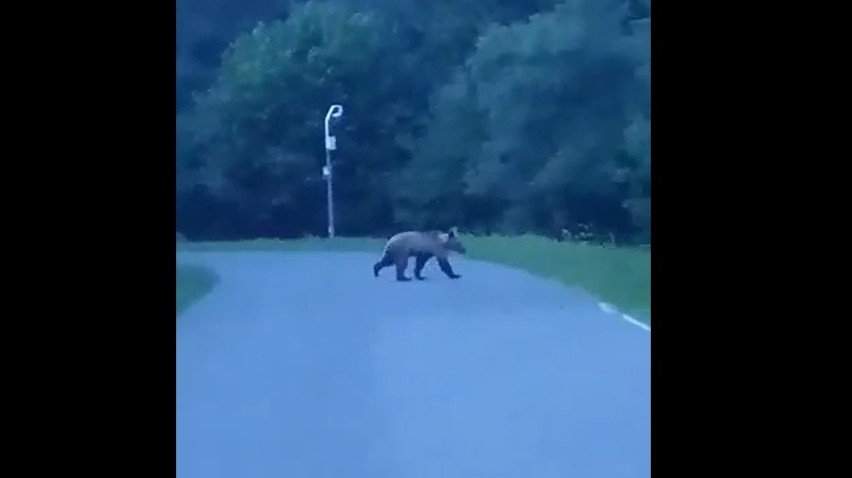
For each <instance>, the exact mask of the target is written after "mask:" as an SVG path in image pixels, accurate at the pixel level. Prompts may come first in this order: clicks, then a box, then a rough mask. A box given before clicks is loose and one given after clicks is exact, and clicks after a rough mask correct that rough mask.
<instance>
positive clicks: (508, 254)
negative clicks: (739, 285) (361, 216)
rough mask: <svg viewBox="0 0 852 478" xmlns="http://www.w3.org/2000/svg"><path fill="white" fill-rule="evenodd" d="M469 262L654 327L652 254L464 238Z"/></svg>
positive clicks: (217, 245)
mask: <svg viewBox="0 0 852 478" xmlns="http://www.w3.org/2000/svg"><path fill="white" fill-rule="evenodd" d="M462 239H463V241H464V243H465V245H466V246H467V249H468V254H469V257H470V258H472V259H479V260H485V261H490V262H495V263H498V264H504V265H507V266H511V267H517V268H519V269H524V270H526V271H529V272H531V273H533V274H536V275H538V276H542V277H547V278H552V279H555V280H559V281H561V282H563V283H566V284H569V285H573V286H578V287H581V288H583V289H585V290H587V291H589V292H591V293H593V294H595V295H597V296H598V297H600V298H601V299H602V300H604V301H607V302H610V303H612V304H613V305H615V306H616V307H618V308H619V309H621V310H622V311H624V312H626V313H629V314H631V315H633V316H634V317H635V318H636V319H637V320H640V321H642V322H645V323H650V322H651V253H650V251H648V250H642V249H634V248H615V247H604V246H598V245H591V244H581V243H575V242H557V241H553V240H549V239H546V238H542V237H538V236H532V235H527V236H514V237H507V236H469V235H462ZM383 244H384V240H383V239H370V238H336V239H334V240H329V239H324V238H304V239H298V240H274V239H258V240H251V241H234V242H200V243H195V242H179V243H178V244H177V250H178V251H182V250H183V251H275V250H294V251H296V250H307V251H313V250H329V251H368V252H376V253H378V251H380V250H381V247H382V245H383Z"/></svg>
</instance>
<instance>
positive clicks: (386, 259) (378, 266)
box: [373, 254, 393, 277]
mask: <svg viewBox="0 0 852 478" xmlns="http://www.w3.org/2000/svg"><path fill="white" fill-rule="evenodd" d="M392 265H393V257H391V255H390V254H385V255H384V256H382V258H381V260H379V262H376V263H375V264H373V277H379V271H381V270H382V269H384V268H385V267H390V266H392Z"/></svg>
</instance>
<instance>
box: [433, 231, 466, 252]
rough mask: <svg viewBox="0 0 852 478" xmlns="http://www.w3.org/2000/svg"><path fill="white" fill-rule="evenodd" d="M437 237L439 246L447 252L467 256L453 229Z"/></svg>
mask: <svg viewBox="0 0 852 478" xmlns="http://www.w3.org/2000/svg"><path fill="white" fill-rule="evenodd" d="M438 237H440V238H441V244H442V245H443V246H444V249H446V250H448V251H453V252H458V253H459V254H467V249H465V247H464V245H463V244H462V243H461V241H460V240H459V238H458V236H457V235H456V231H455V229H450V232H447V233H441V234H440V235H439V236H438Z"/></svg>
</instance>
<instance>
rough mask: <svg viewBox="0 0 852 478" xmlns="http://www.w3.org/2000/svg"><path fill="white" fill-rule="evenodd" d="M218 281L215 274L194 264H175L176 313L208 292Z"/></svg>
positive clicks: (179, 312)
mask: <svg viewBox="0 0 852 478" xmlns="http://www.w3.org/2000/svg"><path fill="white" fill-rule="evenodd" d="M216 282H218V277H216V274H215V273H214V272H213V271H211V270H209V269H207V268H204V267H201V266H196V265H182V264H178V265H177V315H180V314H181V312H183V311H184V310H186V308H187V307H189V306H190V305H192V304H193V303H195V302H196V301H197V300H199V299H201V298H202V297H204V296H205V295H207V293H209V292H210V291H211V290H212V289H213V287H215V285H216Z"/></svg>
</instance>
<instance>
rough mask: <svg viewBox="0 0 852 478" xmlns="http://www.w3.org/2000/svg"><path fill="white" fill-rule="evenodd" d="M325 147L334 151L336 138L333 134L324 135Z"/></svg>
mask: <svg viewBox="0 0 852 478" xmlns="http://www.w3.org/2000/svg"><path fill="white" fill-rule="evenodd" d="M325 149H327V150H329V151H334V150H335V149H337V138H336V137H334V136H326V137H325Z"/></svg>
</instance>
